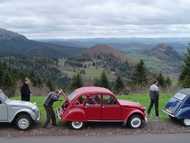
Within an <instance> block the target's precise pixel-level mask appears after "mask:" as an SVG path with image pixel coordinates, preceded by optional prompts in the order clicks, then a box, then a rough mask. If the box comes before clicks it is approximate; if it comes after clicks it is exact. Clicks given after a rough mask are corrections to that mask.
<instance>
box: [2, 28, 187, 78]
mask: <svg viewBox="0 0 190 143" xmlns="http://www.w3.org/2000/svg"><path fill="white" fill-rule="evenodd" d="M189 41H190V39H189V38H106V39H105V38H94V39H93V38H91V39H68V40H66V39H46V40H30V39H28V38H27V37H25V36H23V35H21V34H18V33H15V32H12V31H8V30H5V29H0V56H27V57H31V56H40V57H50V58H63V57H80V56H84V55H85V54H86V55H88V56H90V57H96V56H99V55H103V56H108V55H109V56H110V57H111V58H115V59H118V60H121V61H125V60H129V61H136V62H138V61H139V60H140V59H143V60H144V61H145V64H146V66H147V67H148V68H149V69H150V70H152V71H156V72H160V71H162V72H163V73H166V74H169V75H170V74H174V75H178V74H179V72H180V67H181V65H182V58H183V55H184V52H185V50H186V48H187V47H188V43H189Z"/></svg>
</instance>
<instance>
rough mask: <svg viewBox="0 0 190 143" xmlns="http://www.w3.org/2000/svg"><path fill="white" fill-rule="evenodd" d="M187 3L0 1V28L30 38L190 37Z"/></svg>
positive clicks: (153, 0) (163, 0)
mask: <svg viewBox="0 0 190 143" xmlns="http://www.w3.org/2000/svg"><path fill="white" fill-rule="evenodd" d="M189 13H190V0H0V27H1V28H6V29H9V30H13V31H16V32H19V33H22V34H24V35H26V36H28V37H30V38H72V37H79V38H83V37H130V36H145V37H147V36H153V37H160V36H161V37H166V36H179V37H181V36H190V16H189Z"/></svg>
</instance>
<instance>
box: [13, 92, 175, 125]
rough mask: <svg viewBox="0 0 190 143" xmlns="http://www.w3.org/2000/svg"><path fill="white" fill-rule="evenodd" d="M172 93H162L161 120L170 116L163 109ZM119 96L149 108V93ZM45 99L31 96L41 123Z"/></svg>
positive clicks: (57, 105) (152, 118)
mask: <svg viewBox="0 0 190 143" xmlns="http://www.w3.org/2000/svg"><path fill="white" fill-rule="evenodd" d="M171 95H172V94H171V93H166V92H164V93H161V94H160V104H159V111H160V119H161V121H164V120H166V119H167V118H168V117H167V115H166V114H164V113H163V112H162V111H161V110H162V109H163V108H164V106H165V104H166V102H167V101H168V100H169V99H170V98H171ZM117 98H118V99H125V100H129V101H134V102H138V103H140V104H142V105H144V106H145V107H146V109H148V106H149V96H148V94H147V93H131V94H129V95H121V96H117ZM12 99H16V100H20V97H19V96H15V97H12ZM60 99H62V100H63V97H61V98H60ZM44 100H45V97H44V96H32V97H31V102H32V103H36V105H37V106H38V108H39V110H40V116H41V124H43V123H44V121H45V118H46V113H45V110H44V106H43V103H44ZM62 104H63V101H57V102H56V103H55V104H54V109H55V110H56V109H58V108H60V107H61V105H62ZM154 113H155V112H154V107H153V109H152V112H151V114H150V117H149V118H150V120H154V118H155V114H154Z"/></svg>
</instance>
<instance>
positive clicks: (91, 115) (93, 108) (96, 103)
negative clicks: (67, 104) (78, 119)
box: [84, 94, 101, 121]
mask: <svg viewBox="0 0 190 143" xmlns="http://www.w3.org/2000/svg"><path fill="white" fill-rule="evenodd" d="M100 100H101V95H97V94H94V95H90V96H87V97H86V101H85V104H84V106H85V113H86V118H87V120H88V121H99V120H100V116H101V101H100Z"/></svg>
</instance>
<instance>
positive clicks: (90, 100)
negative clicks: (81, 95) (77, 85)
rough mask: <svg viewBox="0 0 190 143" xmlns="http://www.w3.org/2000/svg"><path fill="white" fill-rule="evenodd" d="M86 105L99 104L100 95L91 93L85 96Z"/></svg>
mask: <svg viewBox="0 0 190 143" xmlns="http://www.w3.org/2000/svg"><path fill="white" fill-rule="evenodd" d="M85 104H86V105H100V104H101V96H100V95H91V96H87V98H86V101H85Z"/></svg>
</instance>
